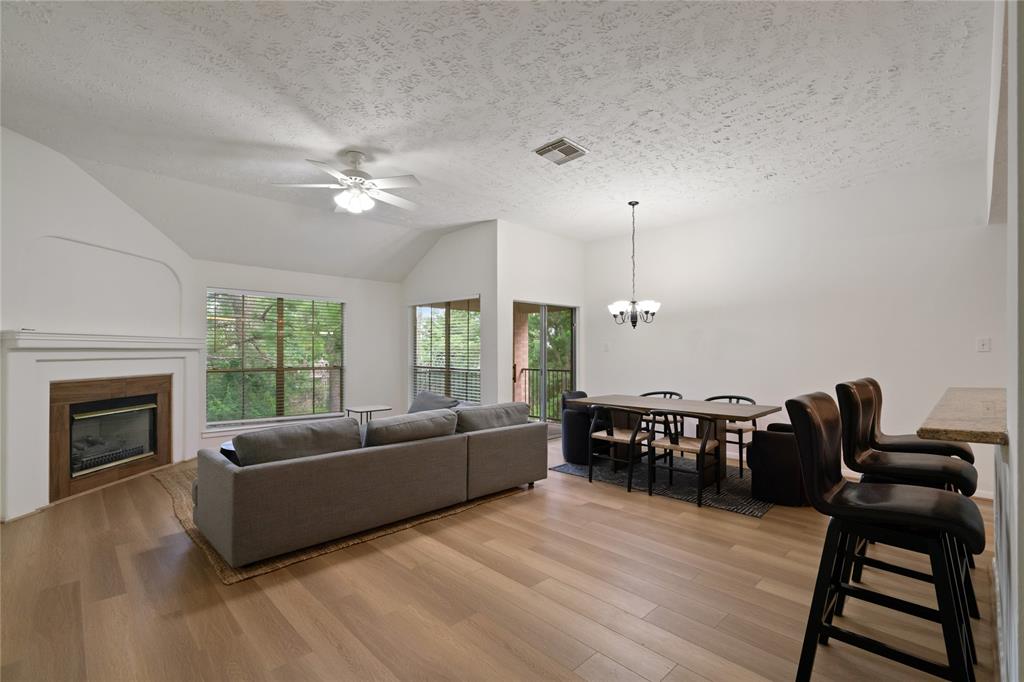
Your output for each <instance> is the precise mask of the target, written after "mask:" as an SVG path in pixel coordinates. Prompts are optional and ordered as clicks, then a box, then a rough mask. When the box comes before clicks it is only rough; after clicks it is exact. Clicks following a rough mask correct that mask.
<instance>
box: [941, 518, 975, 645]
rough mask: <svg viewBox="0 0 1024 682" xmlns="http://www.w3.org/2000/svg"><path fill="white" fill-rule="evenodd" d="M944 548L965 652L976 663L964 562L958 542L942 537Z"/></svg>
mask: <svg viewBox="0 0 1024 682" xmlns="http://www.w3.org/2000/svg"><path fill="white" fill-rule="evenodd" d="M943 540H944V544H945V548H946V564H947V565H948V566H949V570H950V574H951V575H952V576H953V589H954V591H955V596H956V605H957V616H958V617H959V619H960V627H961V629H962V630H963V632H964V637H965V638H966V640H967V653H968V654H969V655H970V663H971V665H975V664H977V663H978V649H977V647H975V645H974V629H973V628H972V627H971V619H970V617H969V616H968V615H967V612H968V607H967V591H966V589H965V588H964V579H963V575H964V563H963V556H962V555H961V554H960V550H959V545H960V543H959V542H958V541H957V540H955V539H954V538H952V537H950V536H946V537H945V538H943Z"/></svg>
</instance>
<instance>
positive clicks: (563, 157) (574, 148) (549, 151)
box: [533, 137, 587, 165]
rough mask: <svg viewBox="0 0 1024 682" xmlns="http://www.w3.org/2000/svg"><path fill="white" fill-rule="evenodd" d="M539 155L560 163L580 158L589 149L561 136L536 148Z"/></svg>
mask: <svg viewBox="0 0 1024 682" xmlns="http://www.w3.org/2000/svg"><path fill="white" fill-rule="evenodd" d="M533 151H535V152H537V154H538V155H539V156H542V157H544V158H545V159H547V160H548V161H552V162H554V163H557V164H559V165H561V164H563V163H566V162H568V161H572V160H573V159H578V158H580V157H581V156H583V155H584V154H586V153H587V150H586V149H584V148H583V147H581V146H580V145H578V144H576V143H575V142H573V141H572V140H569V139H567V138H564V137H560V138H558V139H557V140H555V141H554V142H548V143H547V144H546V145H544V146H543V147H539V148H537V149H534V150H533Z"/></svg>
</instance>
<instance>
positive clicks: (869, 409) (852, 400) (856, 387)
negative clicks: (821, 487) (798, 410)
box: [836, 381, 978, 497]
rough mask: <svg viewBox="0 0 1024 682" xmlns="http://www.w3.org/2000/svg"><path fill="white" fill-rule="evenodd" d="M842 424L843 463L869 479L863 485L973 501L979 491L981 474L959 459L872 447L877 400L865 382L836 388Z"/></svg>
mask: <svg viewBox="0 0 1024 682" xmlns="http://www.w3.org/2000/svg"><path fill="white" fill-rule="evenodd" d="M836 397H837V398H839V411H840V414H841V415H842V420H843V461H844V462H846V466H848V467H849V468H850V469H852V470H854V471H856V472H857V473H859V474H864V475H865V476H866V477H867V478H865V479H864V482H866V483H867V482H888V483H907V484H910V485H924V486H929V487H932V488H946V489H955V490H957V491H959V492H960V493H962V494H964V495H966V496H968V497H970V496H971V495H973V494H974V491H975V490H977V488H978V471H977V469H975V468H974V467H973V466H972V465H971V464H969V463H967V462H965V461H963V460H961V459H959V458H956V457H936V456H934V455H929V454H922V453H920V452H887V451H882V450H876V449H875V448H873V447H871V427H872V424H873V416H874V412H875V396H874V390H873V389H872V388H871V385H870V384H868V383H867V382H865V381H847V382H844V383H841V384H836Z"/></svg>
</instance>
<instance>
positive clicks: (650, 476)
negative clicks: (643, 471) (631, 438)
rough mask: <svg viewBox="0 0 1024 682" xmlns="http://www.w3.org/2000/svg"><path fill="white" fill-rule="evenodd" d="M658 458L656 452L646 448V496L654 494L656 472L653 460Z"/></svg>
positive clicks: (649, 447) (648, 447)
mask: <svg viewBox="0 0 1024 682" xmlns="http://www.w3.org/2000/svg"><path fill="white" fill-rule="evenodd" d="M657 456H658V451H657V450H655V449H654V448H652V447H651V446H649V445H648V446H647V494H648V495H653V494H654V472H655V471H657V467H656V466H654V464H655V461H654V460H655V459H656V458H657Z"/></svg>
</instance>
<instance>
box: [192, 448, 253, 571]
mask: <svg viewBox="0 0 1024 682" xmlns="http://www.w3.org/2000/svg"><path fill="white" fill-rule="evenodd" d="M197 469H198V477H197V479H196V482H197V484H198V485H197V486H196V488H195V489H194V492H193V496H194V509H193V517H194V519H195V522H196V526H198V527H199V530H201V531H202V533H203V535H204V536H205V537H206V539H207V540H208V541H209V542H210V544H211V545H213V546H214V548H216V550H217V551H218V552H220V555H221V556H223V557H224V558H225V559H226V560H227V562H228V563H232V560H233V558H234V534H233V527H234V521H235V519H234V510H235V483H236V481H237V480H238V473H239V472H240V471H241V469H240V468H239V467H238V466H236V465H235V464H233V463H232V462H231V460H229V459H228V458H227V457H225V456H224V455H222V454H220V453H219V452H217V451H215V450H209V449H206V448H204V449H202V450H200V451H199V454H198V467H197Z"/></svg>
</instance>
